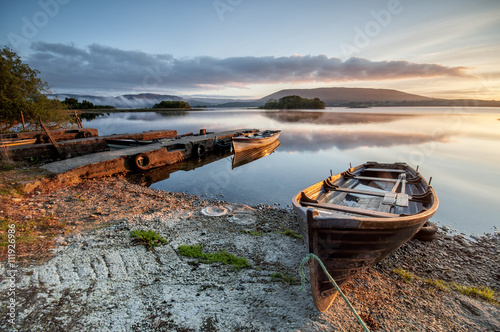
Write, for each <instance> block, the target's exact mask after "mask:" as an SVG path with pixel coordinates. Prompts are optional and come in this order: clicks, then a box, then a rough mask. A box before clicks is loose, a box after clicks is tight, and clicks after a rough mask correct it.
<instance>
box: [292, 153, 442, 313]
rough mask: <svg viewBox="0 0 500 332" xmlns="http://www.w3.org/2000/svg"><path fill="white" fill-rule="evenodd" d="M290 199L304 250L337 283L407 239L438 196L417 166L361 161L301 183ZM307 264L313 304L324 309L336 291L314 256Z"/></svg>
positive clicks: (427, 216) (434, 206)
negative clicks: (301, 187)
mask: <svg viewBox="0 0 500 332" xmlns="http://www.w3.org/2000/svg"><path fill="white" fill-rule="evenodd" d="M292 204H293V208H294V210H295V212H296V214H297V217H298V218H297V219H298V222H299V226H300V230H301V233H302V235H303V237H304V240H305V243H306V245H307V246H308V249H309V252H310V253H313V254H315V255H316V256H317V257H318V258H319V259H320V260H321V261H322V262H323V264H324V265H325V267H326V270H327V271H328V273H329V274H330V275H331V277H332V278H333V279H334V280H335V281H336V283H337V285H339V286H340V285H342V284H343V283H345V282H346V281H348V280H349V279H350V278H352V277H354V276H355V275H357V274H359V273H361V272H363V271H365V270H366V269H368V268H369V267H371V266H373V265H375V264H377V263H378V262H379V261H381V260H382V259H383V258H384V257H386V256H388V255H389V254H391V253H392V252H394V251H395V250H396V249H398V248H399V247H400V246H401V245H402V244H404V243H405V242H407V241H408V240H410V239H411V238H412V237H413V236H414V235H415V234H416V233H417V232H418V231H419V230H420V229H421V228H422V227H423V226H424V224H425V223H426V222H427V221H428V220H429V219H430V218H431V217H432V215H433V214H434V213H435V212H436V210H437V208H438V205H439V200H438V198H437V196H436V193H435V192H434V189H433V188H432V186H431V185H430V183H429V182H427V181H426V180H425V179H424V177H423V176H422V175H421V174H420V173H419V172H418V167H417V170H415V169H413V168H412V167H410V166H408V165H407V164H405V163H377V162H367V163H365V164H362V165H359V166H356V167H351V168H349V169H348V170H347V171H345V172H343V173H340V174H337V175H331V176H330V177H328V178H326V179H325V180H323V181H320V182H318V183H316V184H313V185H312V186H310V187H308V188H305V189H304V190H302V191H301V192H299V193H298V194H297V195H295V196H294V197H293V199H292ZM309 266H310V276H311V290H312V295H313V300H314V304H315V306H316V308H317V309H318V310H319V311H321V312H323V311H326V310H327V309H328V308H329V307H330V306H331V304H332V302H333V301H334V300H335V298H336V297H337V295H338V292H337V291H336V289H335V288H334V285H333V284H332V283H331V282H330V281H329V280H328V277H327V275H326V274H325V273H324V271H323V270H322V268H321V267H320V265H319V263H318V262H317V261H316V260H314V261H313V262H311V263H310V265H309Z"/></svg>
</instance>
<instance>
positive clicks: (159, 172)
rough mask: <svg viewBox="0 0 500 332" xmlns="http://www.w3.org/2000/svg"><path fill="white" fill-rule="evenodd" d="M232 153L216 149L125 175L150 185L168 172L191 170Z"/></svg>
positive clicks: (160, 179) (164, 177)
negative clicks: (198, 156)
mask: <svg viewBox="0 0 500 332" xmlns="http://www.w3.org/2000/svg"><path fill="white" fill-rule="evenodd" d="M231 155H233V152H231V151H230V150H225V151H224V150H223V151H217V152H213V153H209V154H206V155H204V156H203V157H202V158H198V159H195V158H193V159H187V160H183V161H180V162H178V163H175V164H173V165H166V166H163V167H158V168H153V169H150V170H148V171H144V172H141V173H129V174H127V175H126V176H125V177H126V178H127V180H129V181H130V182H133V183H136V184H140V185H142V186H147V187H150V186H151V185H152V184H153V183H157V182H161V181H163V180H166V179H168V178H170V174H172V173H174V172H177V171H185V172H187V171H192V170H194V169H196V168H198V167H202V166H205V165H208V164H211V163H213V162H215V161H218V160H221V159H224V158H228V157H230V156H231Z"/></svg>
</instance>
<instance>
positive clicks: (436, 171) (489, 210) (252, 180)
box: [85, 107, 500, 235]
mask: <svg viewBox="0 0 500 332" xmlns="http://www.w3.org/2000/svg"><path fill="white" fill-rule="evenodd" d="M499 118H500V108H446V107H441V108H439V107H435V108H432V107H415V108H410V107H408V108H402V107H394V108H373V109H359V110H358V109H356V110H351V109H343V108H330V109H326V110H321V111H316V110H304V111H299V110H280V111H261V110H252V109H236V108H235V109H207V110H204V111H190V112H171V113H155V112H146V113H132V112H131V113H111V114H109V115H105V116H102V117H98V118H96V119H94V120H91V121H86V123H85V126H87V127H91V128H97V129H99V134H100V135H108V134H117V133H126V132H128V133H133V132H142V131H146V130H159V129H174V130H177V132H178V134H183V133H188V132H198V131H199V130H200V129H202V128H203V129H206V130H207V131H214V132H218V131H224V130H233V129H250V128H258V129H281V130H282V134H281V136H280V143H281V145H280V146H279V147H278V148H277V149H276V150H275V151H274V152H273V153H272V154H270V155H268V156H266V157H262V158H260V159H258V160H256V161H254V162H250V163H247V164H244V165H242V166H240V167H236V168H233V163H232V161H233V160H232V159H233V156H231V155H225V156H220V158H219V157H217V158H212V159H213V160H212V159H210V160H205V162H203V160H202V164H204V165H203V166H201V167H198V168H195V167H196V166H198V165H193V164H192V163H191V164H190V165H189V166H187V165H178V167H175V168H172V169H170V170H169V169H164V170H158V172H159V173H161V174H162V175H161V176H160V175H156V176H152V178H153V179H154V183H153V184H152V185H151V186H152V187H153V188H156V189H161V190H166V191H176V192H186V193H189V194H197V195H200V196H203V197H209V198H218V199H222V200H226V201H228V202H235V203H243V204H249V205H253V204H258V203H266V204H275V203H276V204H279V205H280V206H284V207H286V206H287V205H290V204H291V203H290V202H291V198H292V196H293V195H294V194H296V193H297V192H299V191H300V190H301V189H303V188H305V187H307V186H309V185H311V184H312V183H315V182H318V181H320V180H322V179H324V178H326V177H327V176H328V175H329V174H330V170H332V171H333V173H334V174H336V173H339V172H342V171H344V170H345V169H347V168H348V167H349V163H352V165H353V166H354V165H358V164H361V163H364V162H366V161H379V162H395V161H403V162H407V163H409V164H410V165H412V166H413V167H416V166H417V165H419V170H420V172H421V173H422V174H423V175H424V177H426V178H427V179H429V177H431V176H432V185H433V187H434V189H435V190H436V193H437V195H438V197H439V200H440V207H439V209H438V211H437V213H436V214H435V216H434V217H433V221H434V222H436V223H438V224H439V225H448V226H451V227H452V228H454V229H457V230H458V231H460V232H465V233H467V234H469V235H470V234H473V233H477V234H482V233H485V232H493V231H494V227H495V226H496V227H499V226H500V222H499V217H498V216H499V215H500V204H498V203H499V202H498V197H499V196H498V188H500V170H499V166H498V165H500V149H499V148H498V147H499V146H500V121H499V120H498V119H499ZM205 158H209V157H205ZM193 168H194V169H193ZM176 170H177V171H176ZM183 170H184V171H183ZM187 170H188V171H187ZM205 195H206V196H205Z"/></svg>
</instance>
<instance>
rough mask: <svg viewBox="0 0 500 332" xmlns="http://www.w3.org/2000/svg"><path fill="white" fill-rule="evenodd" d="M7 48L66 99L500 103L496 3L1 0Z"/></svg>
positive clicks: (499, 7) (0, 28) (1, 40)
mask: <svg viewBox="0 0 500 332" xmlns="http://www.w3.org/2000/svg"><path fill="white" fill-rule="evenodd" d="M4 46H8V47H10V48H11V49H13V50H14V51H15V52H16V53H17V54H18V55H20V56H21V59H22V60H23V61H24V62H26V63H28V64H29V65H30V67H32V68H34V69H37V70H39V71H40V77H41V78H42V79H43V80H45V81H47V83H48V84H49V86H50V90H51V92H52V93H60V94H62V93H76V94H91V95H97V96H116V95H120V94H125V93H160V94H170V95H179V96H192V97H194V96H198V97H201V96H204V97H207V96H214V97H230V98H239V99H251V98H262V97H264V96H266V95H268V94H271V93H273V92H276V91H279V90H281V89H299V88H318V87H363V88H386V89H396V90H400V91H404V92H407V93H415V94H420V95H424V96H428V97H435V98H453V99H455V98H460V99H484V100H500V56H499V54H500V1H498V0H439V1H438V0H430V1H428V0H420V1H418V0H413V1H412V0H380V1H379V0H371V1H369V0H358V1H338V0H310V1H305V0H266V1H264V0H190V1H181V0H176V1H170V0H160V1H158V0H150V1H133V0H99V1H96V0H36V1H31V0H23V1H13V0H0V47H2V48H3V47H4Z"/></svg>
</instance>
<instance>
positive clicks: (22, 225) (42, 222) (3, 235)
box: [0, 215, 68, 261]
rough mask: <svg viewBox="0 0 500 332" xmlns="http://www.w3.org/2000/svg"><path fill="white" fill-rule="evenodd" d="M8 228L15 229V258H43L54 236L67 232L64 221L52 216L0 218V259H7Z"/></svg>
mask: <svg viewBox="0 0 500 332" xmlns="http://www.w3.org/2000/svg"><path fill="white" fill-rule="evenodd" d="M9 229H11V230H15V232H14V233H13V234H14V235H15V250H16V260H18V261H22V260H24V259H29V258H30V257H31V258H34V259H36V260H38V259H43V258H44V257H46V256H47V249H48V248H50V247H51V246H52V245H53V240H54V238H55V237H56V236H60V235H61V234H65V233H67V232H68V229H67V227H66V223H65V222H62V221H60V220H57V219H56V218H55V217H54V216H52V215H49V216H44V217H41V218H32V219H21V220H15V219H13V218H11V217H3V218H0V261H3V260H6V259H7V252H8V245H9V242H8V241H9V237H8V236H9V232H8V231H9Z"/></svg>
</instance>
